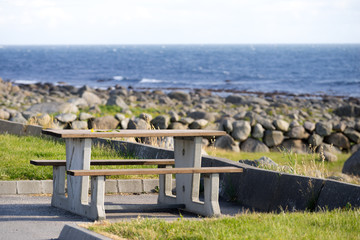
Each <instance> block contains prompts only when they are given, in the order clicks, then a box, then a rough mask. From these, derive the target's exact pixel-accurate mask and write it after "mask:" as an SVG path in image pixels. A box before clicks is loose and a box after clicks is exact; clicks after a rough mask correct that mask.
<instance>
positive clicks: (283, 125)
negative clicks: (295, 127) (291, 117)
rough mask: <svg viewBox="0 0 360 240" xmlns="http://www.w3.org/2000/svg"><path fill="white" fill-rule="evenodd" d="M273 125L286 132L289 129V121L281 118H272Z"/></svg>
mask: <svg viewBox="0 0 360 240" xmlns="http://www.w3.org/2000/svg"><path fill="white" fill-rule="evenodd" d="M273 125H274V126H275V128H276V129H277V130H280V131H283V132H287V131H288V130H289V123H288V122H286V121H284V120H281V119H278V120H274V122H273Z"/></svg>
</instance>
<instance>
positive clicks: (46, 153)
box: [0, 134, 157, 180]
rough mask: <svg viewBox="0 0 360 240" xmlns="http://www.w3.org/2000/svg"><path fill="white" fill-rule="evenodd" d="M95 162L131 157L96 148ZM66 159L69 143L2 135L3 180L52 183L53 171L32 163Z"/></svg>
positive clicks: (0, 167)
mask: <svg viewBox="0 0 360 240" xmlns="http://www.w3.org/2000/svg"><path fill="white" fill-rule="evenodd" d="M91 155H92V156H91V159H126V158H132V157H131V156H127V155H124V154H122V153H119V152H116V151H114V150H113V149H110V148H109V147H100V146H94V147H93V148H92V151H91ZM32 159H38V160H51V159H66V154H65V142H64V141H57V140H54V139H51V138H41V137H32V136H22V137H19V136H14V135H9V134H0V180H46V179H52V167H50V166H47V167H44V166H34V165H31V164H30V160H32ZM140 167H149V168H150V167H155V166H96V167H91V168H96V169H101V168H140ZM110 178H117V179H119V178H120V179H121V178H140V179H145V178H157V176H156V175H144V176H142V175H138V176H111V177H110Z"/></svg>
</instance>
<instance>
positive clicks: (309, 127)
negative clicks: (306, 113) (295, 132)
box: [304, 121, 315, 133]
mask: <svg viewBox="0 0 360 240" xmlns="http://www.w3.org/2000/svg"><path fill="white" fill-rule="evenodd" d="M304 128H305V130H306V131H308V132H310V133H312V132H313V131H314V130H315V123H313V122H309V121H305V122H304Z"/></svg>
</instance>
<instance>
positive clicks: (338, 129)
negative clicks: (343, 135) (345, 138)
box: [333, 122, 346, 132]
mask: <svg viewBox="0 0 360 240" xmlns="http://www.w3.org/2000/svg"><path fill="white" fill-rule="evenodd" d="M345 128H346V124H345V123H344V122H339V123H337V124H335V125H334V126H333V130H334V131H336V132H344V131H345Z"/></svg>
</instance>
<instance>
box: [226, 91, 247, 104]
mask: <svg viewBox="0 0 360 240" xmlns="http://www.w3.org/2000/svg"><path fill="white" fill-rule="evenodd" d="M244 102H245V97H244V96H240V95H238V94H233V95H229V96H227V97H226V98H225V103H232V104H237V105H239V104H244Z"/></svg>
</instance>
